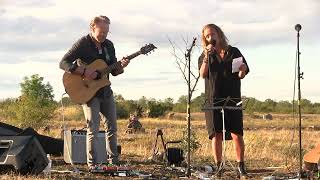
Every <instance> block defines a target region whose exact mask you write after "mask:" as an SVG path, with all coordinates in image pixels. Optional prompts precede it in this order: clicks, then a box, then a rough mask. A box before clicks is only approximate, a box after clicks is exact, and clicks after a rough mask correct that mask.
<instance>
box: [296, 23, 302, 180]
mask: <svg viewBox="0 0 320 180" xmlns="http://www.w3.org/2000/svg"><path fill="white" fill-rule="evenodd" d="M295 29H296V31H297V57H298V59H297V61H298V65H297V66H298V67H297V68H298V113H299V179H300V178H301V177H302V173H303V172H302V137H301V88H300V79H303V73H300V54H301V53H300V48H299V46H300V44H299V38H300V33H299V31H300V30H301V25H300V24H297V25H296V26H295Z"/></svg>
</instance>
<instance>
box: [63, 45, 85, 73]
mask: <svg viewBox="0 0 320 180" xmlns="http://www.w3.org/2000/svg"><path fill="white" fill-rule="evenodd" d="M80 53H81V39H80V40H78V41H77V42H76V43H75V44H73V46H72V47H71V49H69V51H68V52H67V53H66V54H65V55H64V56H63V58H62V60H61V61H60V68H61V69H63V70H64V71H66V72H69V73H72V72H73V71H74V70H75V69H76V67H77V64H76V63H74V62H75V60H76V59H78V58H80Z"/></svg>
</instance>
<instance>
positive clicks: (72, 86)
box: [63, 44, 157, 104]
mask: <svg viewBox="0 0 320 180" xmlns="http://www.w3.org/2000/svg"><path fill="white" fill-rule="evenodd" d="M156 48H157V47H155V46H154V45H153V44H147V45H145V46H143V47H142V48H141V49H140V50H139V51H137V52H135V53H133V54H131V55H129V56H127V57H126V58H127V59H129V60H131V59H133V58H135V57H137V56H139V55H141V54H144V55H147V54H148V53H150V52H151V51H153V50H154V49H156ZM85 67H86V69H92V70H95V71H99V72H100V73H101V78H100V79H96V80H90V79H86V78H83V77H82V76H80V75H76V74H71V73H67V72H65V73H64V74H63V85H64V88H65V90H66V92H67V94H68V95H69V97H70V99H71V101H72V102H74V103H77V104H85V103H87V102H88V101H89V100H90V99H91V98H93V96H94V95H95V94H96V92H97V91H98V90H99V89H100V88H102V87H104V86H107V85H110V84H111V82H110V81H109V79H108V78H107V76H106V74H108V73H110V72H111V71H112V70H114V69H118V68H120V67H121V63H120V61H118V62H116V63H114V64H112V65H110V66H108V65H107V63H105V61H104V60H102V59H97V60H95V61H93V62H92V63H91V64H89V65H86V66H85Z"/></svg>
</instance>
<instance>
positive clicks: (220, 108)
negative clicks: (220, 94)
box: [202, 96, 244, 171]
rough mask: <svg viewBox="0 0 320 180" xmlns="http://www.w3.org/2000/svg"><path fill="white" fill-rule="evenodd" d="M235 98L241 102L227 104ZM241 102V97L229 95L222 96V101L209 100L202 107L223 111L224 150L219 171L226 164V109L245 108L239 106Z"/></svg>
mask: <svg viewBox="0 0 320 180" xmlns="http://www.w3.org/2000/svg"><path fill="white" fill-rule="evenodd" d="M233 99H235V100H238V99H239V100H240V102H238V103H235V106H227V105H228V102H230V101H231V102H234V101H233ZM221 102H223V105H222V106H216V104H218V103H221ZM240 104H242V101H241V98H231V97H230V96H228V97H227V98H222V99H221V100H220V101H218V102H215V103H214V102H213V103H212V102H210V101H209V102H208V103H206V104H205V105H204V108H202V110H204V111H208V110H210V111H212V112H213V111H214V110H221V111H220V112H221V113H222V142H223V143H222V146H223V150H222V161H221V164H220V167H218V171H219V170H221V169H222V168H223V167H224V166H225V165H226V127H225V109H228V110H232V111H234V110H235V111H239V110H243V109H244V108H242V106H239V105H240ZM229 163H230V165H231V167H232V169H235V168H234V166H233V165H232V163H231V162H230V161H229Z"/></svg>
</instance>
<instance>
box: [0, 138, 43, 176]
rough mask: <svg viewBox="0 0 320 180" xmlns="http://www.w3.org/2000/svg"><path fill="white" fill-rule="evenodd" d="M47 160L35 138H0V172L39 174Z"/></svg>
mask: <svg viewBox="0 0 320 180" xmlns="http://www.w3.org/2000/svg"><path fill="white" fill-rule="evenodd" d="M48 162H49V161H48V158H47V156H46V153H45V152H44V150H43V149H42V146H41V145H40V143H39V141H38V140H37V138H36V137H35V136H0V170H1V172H7V171H10V170H14V171H17V172H18V173H21V174H39V173H40V172H42V171H43V169H45V167H46V166H47V165H48Z"/></svg>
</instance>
